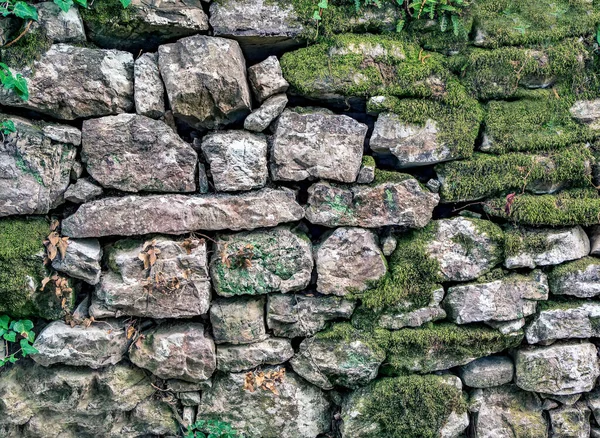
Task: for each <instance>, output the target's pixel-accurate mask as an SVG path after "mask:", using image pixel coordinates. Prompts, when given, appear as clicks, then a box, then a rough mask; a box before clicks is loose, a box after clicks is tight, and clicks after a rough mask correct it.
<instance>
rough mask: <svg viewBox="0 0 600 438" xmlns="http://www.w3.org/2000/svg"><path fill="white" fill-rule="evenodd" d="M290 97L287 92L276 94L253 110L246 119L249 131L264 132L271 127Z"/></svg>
mask: <svg viewBox="0 0 600 438" xmlns="http://www.w3.org/2000/svg"><path fill="white" fill-rule="evenodd" d="M287 103H288V98H287V96H286V95H285V94H276V95H274V96H271V97H269V98H268V99H267V100H265V101H264V102H263V104H262V105H261V106H260V108H258V109H256V110H254V111H252V114H250V115H249V116H248V117H246V120H244V128H245V129H247V130H249V131H255V132H262V131H264V130H265V129H267V128H268V127H269V125H270V124H271V122H273V120H275V119H276V118H277V117H279V115H280V114H281V113H282V112H283V110H284V109H285V106H286V105H287Z"/></svg>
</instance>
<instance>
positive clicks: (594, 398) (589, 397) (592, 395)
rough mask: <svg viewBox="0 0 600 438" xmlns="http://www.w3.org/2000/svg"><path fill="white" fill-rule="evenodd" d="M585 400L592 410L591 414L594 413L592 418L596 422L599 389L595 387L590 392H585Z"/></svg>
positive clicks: (598, 407) (598, 418) (597, 418)
mask: <svg viewBox="0 0 600 438" xmlns="http://www.w3.org/2000/svg"><path fill="white" fill-rule="evenodd" d="M585 400H586V402H587V405H588V407H589V408H590V409H591V410H592V414H594V419H595V420H596V423H597V422H598V420H600V389H599V388H595V389H594V390H593V391H592V392H589V393H587V394H586V395H585Z"/></svg>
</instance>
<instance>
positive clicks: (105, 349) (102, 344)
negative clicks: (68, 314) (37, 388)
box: [32, 319, 131, 369]
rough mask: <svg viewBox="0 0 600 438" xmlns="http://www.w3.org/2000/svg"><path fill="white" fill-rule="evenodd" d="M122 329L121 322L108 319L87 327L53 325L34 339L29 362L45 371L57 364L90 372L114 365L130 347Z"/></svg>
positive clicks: (55, 322) (61, 323) (60, 322)
mask: <svg viewBox="0 0 600 438" xmlns="http://www.w3.org/2000/svg"><path fill="white" fill-rule="evenodd" d="M124 327H125V326H124V324H123V322H121V321H118V320H112V319H111V320H107V321H102V322H96V323H94V324H92V325H91V326H89V327H84V326H81V325H76V326H74V327H71V326H70V325H67V324H65V323H64V322H62V321H54V322H52V323H50V325H48V326H47V327H46V328H45V329H44V330H42V332H41V333H40V334H39V335H38V337H37V339H36V341H35V343H34V347H35V348H37V350H38V354H35V355H33V356H32V358H33V360H35V361H36V362H37V363H39V364H40V365H43V366H45V367H47V366H50V365H53V364H57V363H63V364H65V365H73V366H85V367H90V368H94V369H97V368H102V367H105V366H107V365H114V364H116V363H118V362H120V361H121V359H123V356H124V355H125V354H126V353H127V349H128V348H129V344H130V343H131V341H130V340H129V339H127V336H126V334H125V330H124Z"/></svg>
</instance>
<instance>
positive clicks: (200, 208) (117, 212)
mask: <svg viewBox="0 0 600 438" xmlns="http://www.w3.org/2000/svg"><path fill="white" fill-rule="evenodd" d="M303 216H304V212H303V210H302V207H301V206H300V205H299V204H298V203H297V202H296V198H295V195H294V192H293V191H291V190H289V189H270V188H267V189H262V190H260V191H255V192H250V193H247V194H242V195H235V196H229V195H214V194H210V195H203V196H185V195H151V196H125V197H119V198H105V199H101V200H98V201H92V202H88V203H86V204H84V205H82V206H81V207H79V210H77V212H76V213H75V214H73V215H71V216H69V217H68V218H66V219H65V220H64V221H63V223H62V227H63V228H62V231H63V234H64V235H67V236H70V237H100V236H114V235H117V236H133V235H141V234H151V233H165V234H183V233H186V232H189V231H194V230H224V229H230V230H243V229H252V228H259V227H273V226H275V225H277V224H280V223H282V222H292V221H297V220H300V219H302V217H303Z"/></svg>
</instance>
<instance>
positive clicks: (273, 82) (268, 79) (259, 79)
mask: <svg viewBox="0 0 600 438" xmlns="http://www.w3.org/2000/svg"><path fill="white" fill-rule="evenodd" d="M248 81H250V87H251V88H252V93H253V94H254V97H255V98H256V100H258V101H259V102H264V101H265V100H266V99H268V98H269V97H271V96H273V95H275V94H279V93H285V92H286V91H287V89H288V87H289V86H290V84H289V83H288V81H286V80H285V79H284V78H283V73H282V72H281V65H279V60H278V59H277V57H276V56H269V57H268V58H267V59H265V60H264V61H262V62H259V63H258V64H255V65H253V66H252V67H249V68H248Z"/></svg>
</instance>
